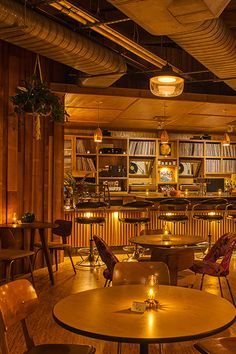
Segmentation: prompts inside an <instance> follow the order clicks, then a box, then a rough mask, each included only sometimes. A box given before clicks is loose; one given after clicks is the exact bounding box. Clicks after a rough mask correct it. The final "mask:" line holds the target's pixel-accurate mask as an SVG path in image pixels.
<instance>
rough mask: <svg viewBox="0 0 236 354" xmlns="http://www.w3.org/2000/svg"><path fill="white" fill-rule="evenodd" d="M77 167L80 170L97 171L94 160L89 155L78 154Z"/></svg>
mask: <svg viewBox="0 0 236 354" xmlns="http://www.w3.org/2000/svg"><path fill="white" fill-rule="evenodd" d="M76 167H77V170H79V171H94V172H95V171H96V168H95V165H94V162H93V160H92V159H91V158H88V157H82V156H77V158H76Z"/></svg>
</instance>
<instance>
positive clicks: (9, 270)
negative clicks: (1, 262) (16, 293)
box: [6, 261, 14, 283]
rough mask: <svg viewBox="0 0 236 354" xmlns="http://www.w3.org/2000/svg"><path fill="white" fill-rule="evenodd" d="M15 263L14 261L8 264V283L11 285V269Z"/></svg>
mask: <svg viewBox="0 0 236 354" xmlns="http://www.w3.org/2000/svg"><path fill="white" fill-rule="evenodd" d="M13 263H14V261H11V262H7V263H6V283H9V282H10V281H11V268H12V264H13Z"/></svg>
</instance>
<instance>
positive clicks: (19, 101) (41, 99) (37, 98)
mask: <svg viewBox="0 0 236 354" xmlns="http://www.w3.org/2000/svg"><path fill="white" fill-rule="evenodd" d="M37 65H38V68H39V73H40V78H38V77H37V76H36V67H37ZM10 100H11V102H12V103H13V105H14V111H15V112H16V113H17V114H24V113H31V114H32V115H33V116H34V117H35V124H34V129H35V136H36V139H37V140H38V139H40V135H41V134H40V117H50V118H51V119H52V120H53V121H56V122H64V120H65V117H66V116H68V114H67V112H66V111H65V109H64V105H63V103H62V102H61V100H60V98H59V97H57V96H56V95H55V94H54V93H53V92H52V91H51V90H50V89H49V87H48V85H47V83H45V82H44V81H43V80H42V74H41V66H40V61H39V57H38V56H37V59H36V63H35V70H34V74H33V75H32V77H31V78H30V79H29V80H24V81H22V86H18V87H17V88H16V94H15V95H14V96H11V97H10Z"/></svg>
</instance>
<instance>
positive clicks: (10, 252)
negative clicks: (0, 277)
mask: <svg viewBox="0 0 236 354" xmlns="http://www.w3.org/2000/svg"><path fill="white" fill-rule="evenodd" d="M0 240H1V249H0V262H2V263H3V264H4V265H5V279H6V282H7V283H8V282H10V281H11V278H12V277H13V275H14V273H13V271H14V269H13V267H14V263H15V262H16V261H17V260H20V259H24V258H25V259H27V260H28V262H29V270H30V273H31V279H32V284H33V285H34V275H33V265H32V261H31V258H32V257H33V256H34V255H35V253H34V252H33V251H27V250H19V249H17V248H16V246H17V245H16V240H15V237H14V235H13V233H12V231H11V230H9V229H1V230H0Z"/></svg>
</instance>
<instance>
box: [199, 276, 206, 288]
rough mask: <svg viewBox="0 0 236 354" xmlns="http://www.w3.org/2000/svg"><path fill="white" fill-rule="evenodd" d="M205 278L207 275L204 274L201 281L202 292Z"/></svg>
mask: <svg viewBox="0 0 236 354" xmlns="http://www.w3.org/2000/svg"><path fill="white" fill-rule="evenodd" d="M204 277H205V274H202V279H201V285H200V290H202V287H203V281H204Z"/></svg>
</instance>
